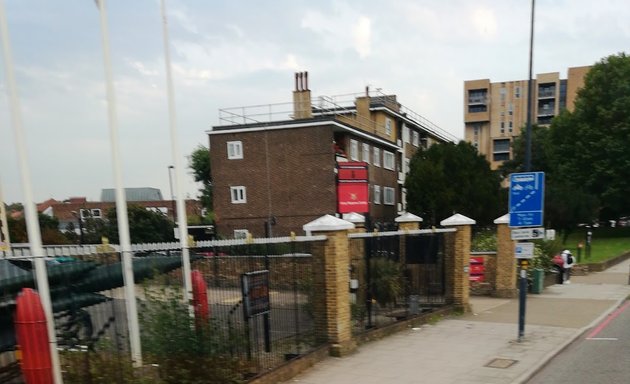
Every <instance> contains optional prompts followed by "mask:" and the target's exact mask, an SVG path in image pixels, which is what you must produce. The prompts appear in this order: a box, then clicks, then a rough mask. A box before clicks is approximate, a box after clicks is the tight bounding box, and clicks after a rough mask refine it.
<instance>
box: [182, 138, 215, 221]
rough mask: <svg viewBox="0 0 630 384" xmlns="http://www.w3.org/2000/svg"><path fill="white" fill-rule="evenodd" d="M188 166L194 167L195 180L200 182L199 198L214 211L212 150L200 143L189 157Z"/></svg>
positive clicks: (209, 209)
mask: <svg viewBox="0 0 630 384" xmlns="http://www.w3.org/2000/svg"><path fill="white" fill-rule="evenodd" d="M188 167H189V168H190V169H192V171H193V175H194V177H195V181H197V182H200V183H201V185H202V188H200V189H199V200H200V201H201V204H202V205H203V207H204V208H206V209H207V210H208V212H210V211H212V175H211V174H210V152H209V151H208V148H206V147H204V146H203V145H198V146H197V148H195V150H194V151H193V152H192V154H191V155H190V157H189V163H188Z"/></svg>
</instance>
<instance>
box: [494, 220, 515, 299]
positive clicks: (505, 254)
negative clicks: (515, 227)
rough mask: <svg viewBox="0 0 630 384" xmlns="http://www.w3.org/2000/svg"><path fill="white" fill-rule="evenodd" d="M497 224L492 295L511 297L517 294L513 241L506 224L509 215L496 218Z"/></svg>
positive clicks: (508, 221)
mask: <svg viewBox="0 0 630 384" xmlns="http://www.w3.org/2000/svg"><path fill="white" fill-rule="evenodd" d="M494 223H495V224H496V225H497V261H496V270H495V276H496V279H495V281H496V283H495V286H494V292H493V296H496V297H505V298H513V297H516V296H517V294H518V290H517V288H516V277H517V276H516V275H517V272H516V258H515V257H514V241H513V240H512V233H511V231H510V228H509V226H508V224H509V223H510V216H509V215H503V216H501V217H499V218H498V219H496V220H495V221H494Z"/></svg>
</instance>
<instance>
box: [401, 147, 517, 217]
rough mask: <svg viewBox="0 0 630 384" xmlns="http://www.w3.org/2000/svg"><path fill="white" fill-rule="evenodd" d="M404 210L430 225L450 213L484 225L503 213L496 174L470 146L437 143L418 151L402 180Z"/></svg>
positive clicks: (503, 201)
mask: <svg viewBox="0 0 630 384" xmlns="http://www.w3.org/2000/svg"><path fill="white" fill-rule="evenodd" d="M405 188H407V203H408V210H409V211H410V212H413V213H415V214H417V215H420V216H421V217H423V218H424V219H425V221H426V222H427V223H429V224H431V225H435V224H437V223H438V222H439V221H440V220H442V219H445V218H447V217H449V216H450V215H452V214H453V213H460V214H462V215H465V216H468V217H471V218H473V219H475V220H477V222H478V223H479V224H488V223H491V222H492V220H494V219H496V218H497V217H498V216H500V215H501V214H503V213H505V207H507V204H506V203H505V199H504V197H503V195H502V193H501V191H500V190H501V186H500V178H499V175H498V173H496V172H494V171H492V170H491V169H490V165H489V164H488V162H487V161H486V159H485V158H484V157H483V156H481V155H479V154H478V153H477V150H476V149H475V147H473V146H472V145H471V144H470V143H466V142H464V141H460V142H459V143H458V144H453V143H439V144H435V145H432V146H431V147H429V148H428V149H426V150H422V149H421V150H419V151H418V152H416V154H415V155H414V157H413V158H412V159H411V163H410V170H409V174H408V175H407V179H406V181H405Z"/></svg>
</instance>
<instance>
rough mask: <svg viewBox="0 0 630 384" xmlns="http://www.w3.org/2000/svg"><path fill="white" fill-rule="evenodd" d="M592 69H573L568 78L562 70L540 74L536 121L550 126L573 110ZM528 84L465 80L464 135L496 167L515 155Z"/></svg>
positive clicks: (535, 82) (536, 85)
mask: <svg viewBox="0 0 630 384" xmlns="http://www.w3.org/2000/svg"><path fill="white" fill-rule="evenodd" d="M590 68H591V67H590V66H586V67H573V68H569V69H568V71H567V78H566V79H560V74H559V73H558V72H553V73H543V74H538V75H536V78H535V79H534V80H533V81H532V89H533V92H534V95H533V98H532V118H531V122H532V124H538V125H549V124H550V123H551V120H552V119H553V118H554V117H555V116H558V115H559V114H560V112H561V111H562V110H564V109H568V110H570V111H572V110H573V107H574V103H575V98H576V96H577V92H578V90H579V89H580V88H581V87H582V86H583V85H584V77H585V76H586V74H587V73H588V71H589V70H590ZM527 87H528V81H527V80H517V81H505V82H497V83H491V82H490V80H489V79H481V80H469V81H465V82H464V125H465V127H464V137H465V139H466V141H468V142H470V143H472V144H473V145H474V146H475V147H476V148H477V150H478V151H479V153H481V154H483V155H485V156H486V159H487V160H488V162H489V163H490V165H491V167H492V169H497V168H498V167H499V166H500V165H501V164H502V163H503V162H504V161H505V160H509V159H511V158H512V148H511V144H512V141H513V140H514V138H515V137H516V136H519V135H520V134H521V130H522V129H523V127H525V125H526V123H527V97H528V92H527Z"/></svg>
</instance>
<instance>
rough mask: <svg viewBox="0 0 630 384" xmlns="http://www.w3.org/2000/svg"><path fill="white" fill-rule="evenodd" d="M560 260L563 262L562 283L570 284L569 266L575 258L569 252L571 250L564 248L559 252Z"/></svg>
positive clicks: (570, 266)
mask: <svg viewBox="0 0 630 384" xmlns="http://www.w3.org/2000/svg"><path fill="white" fill-rule="evenodd" d="M561 256H562V261H563V262H564V264H563V265H562V269H563V272H564V273H563V274H562V280H563V281H562V284H571V268H572V267H573V264H575V258H574V257H573V255H572V254H571V251H569V250H568V249H565V250H564V251H562V253H561Z"/></svg>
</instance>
